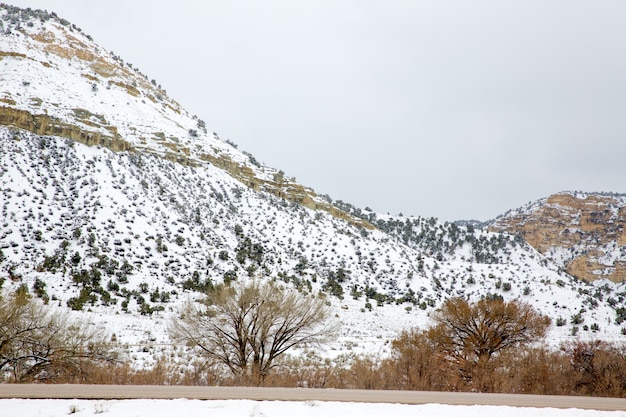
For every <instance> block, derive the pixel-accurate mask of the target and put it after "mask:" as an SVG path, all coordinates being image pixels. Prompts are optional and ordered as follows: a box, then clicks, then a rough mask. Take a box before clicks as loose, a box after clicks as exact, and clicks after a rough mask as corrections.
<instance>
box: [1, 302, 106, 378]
mask: <svg viewBox="0 0 626 417" xmlns="http://www.w3.org/2000/svg"><path fill="white" fill-rule="evenodd" d="M114 358H115V357H114V355H113V354H112V353H111V351H110V350H109V347H108V345H107V343H106V342H105V339H104V337H102V335H101V334H100V333H99V332H98V331H97V330H95V329H93V328H92V326H90V325H88V324H87V323H85V322H78V321H76V322H70V321H69V320H68V317H67V316H66V315H65V314H62V313H57V312H52V311H51V310H50V309H49V308H48V307H46V306H44V305H43V304H41V302H40V301H39V300H33V299H31V298H30V297H29V296H28V295H27V294H24V293H20V294H15V295H12V296H9V297H6V298H4V299H0V379H3V377H4V378H6V377H7V376H9V375H10V377H9V379H10V380H12V381H13V382H32V381H54V380H56V379H58V378H65V379H66V380H67V379H68V377H70V376H72V375H78V374H80V373H81V372H82V371H83V370H84V369H85V367H88V366H90V364H92V363H93V362H94V361H111V360H114Z"/></svg>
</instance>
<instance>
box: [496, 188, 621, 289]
mask: <svg viewBox="0 0 626 417" xmlns="http://www.w3.org/2000/svg"><path fill="white" fill-rule="evenodd" d="M625 226H626V195H619V194H601V193H597V194H595V193H559V194H555V195H552V196H550V197H548V198H547V199H545V200H541V201H539V202H537V203H534V204H530V205H528V206H526V207H523V208H521V209H518V210H515V211H513V212H510V213H508V214H506V215H504V216H502V217H500V218H498V219H497V220H496V221H495V222H494V223H493V224H492V225H491V226H490V227H489V229H490V230H491V231H498V232H507V233H512V234H517V235H521V236H522V237H523V238H524V239H525V240H526V241H527V242H528V243H530V244H531V245H532V246H533V247H535V249H537V250H538V251H539V252H541V253H543V254H545V255H547V256H549V257H551V258H552V259H554V260H555V261H557V262H558V263H559V264H560V265H562V266H563V268H564V269H565V270H566V271H567V272H568V273H569V274H571V275H573V276H574V277H576V278H579V279H582V280H586V281H594V280H597V279H601V278H608V279H610V280H612V281H614V282H623V281H625V280H626V227H625Z"/></svg>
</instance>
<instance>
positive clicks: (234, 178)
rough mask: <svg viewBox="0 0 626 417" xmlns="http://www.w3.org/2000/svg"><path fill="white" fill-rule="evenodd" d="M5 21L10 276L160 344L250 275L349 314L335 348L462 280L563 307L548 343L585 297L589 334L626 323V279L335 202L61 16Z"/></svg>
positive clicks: (390, 329) (5, 215)
mask: <svg viewBox="0 0 626 417" xmlns="http://www.w3.org/2000/svg"><path fill="white" fill-rule="evenodd" d="M0 22H1V26H0V32H1V35H0V79H1V82H0V206H1V207H0V209H1V210H2V221H1V222H0V250H1V252H0V277H2V278H6V281H5V282H4V288H5V290H6V289H14V288H16V287H17V286H20V285H25V286H26V287H28V288H29V290H30V291H31V292H33V293H35V294H37V295H38V296H40V297H41V298H44V299H47V300H48V301H49V302H50V303H51V304H52V305H54V306H58V308H64V309H69V308H71V309H72V310H73V311H74V313H73V314H89V315H91V317H93V320H94V321H95V322H98V323H100V324H101V325H103V326H106V327H107V329H108V330H109V331H110V332H111V333H115V335H116V336H115V338H116V340H117V341H118V342H120V343H127V344H140V345H141V346H139V347H137V349H138V350H140V351H141V352H142V353H145V352H144V351H147V353H149V354H155V353H156V350H158V345H159V344H168V343H169V338H168V335H167V332H166V322H167V320H168V318H169V317H170V316H171V315H172V314H175V313H176V311H177V309H178V306H179V305H180V303H181V302H183V301H185V300H187V299H188V298H197V297H199V296H200V295H199V294H200V293H201V292H202V291H203V290H204V289H206V288H207V287H208V286H210V285H212V284H215V283H219V282H222V281H224V280H234V279H238V280H245V279H251V278H253V277H258V278H261V279H274V280H279V281H283V282H284V283H285V285H291V286H294V287H297V288H298V289H300V290H301V291H303V292H307V293H313V294H316V295H317V294H320V293H321V294H322V296H326V297H327V298H328V301H329V304H330V305H331V306H332V307H333V309H334V311H335V312H336V317H335V318H334V319H337V320H339V321H340V322H341V323H342V324H343V326H342V336H341V337H340V339H339V340H338V342H337V343H335V345H334V346H333V347H332V348H331V351H330V352H326V353H328V354H337V353H342V352H357V353H358V352H363V351H366V352H382V353H384V352H386V349H388V348H387V345H386V342H387V341H388V340H389V339H390V338H392V337H394V336H395V335H397V333H398V331H399V330H400V329H402V328H405V327H409V326H416V325H417V326H426V325H428V322H429V321H428V320H429V319H428V314H429V313H430V312H431V311H433V309H436V308H437V306H438V305H439V304H440V303H441V302H442V300H444V299H445V298H447V297H452V296H464V297H468V298H470V299H472V300H475V299H478V298H480V297H504V298H507V299H509V298H520V299H522V300H524V301H527V302H529V303H532V304H533V305H534V306H535V307H536V308H538V309H539V310H541V311H542V312H543V313H545V314H548V315H550V316H551V317H553V318H554V319H555V322H556V319H557V318H561V319H562V320H561V321H559V323H563V320H564V321H565V322H566V324H564V325H562V326H555V327H554V329H553V332H552V339H551V340H552V341H554V342H555V343H556V342H558V341H559V340H561V339H563V338H568V337H571V336H569V335H570V334H571V333H572V329H573V325H572V323H570V321H571V318H572V316H576V315H577V314H579V313H581V311H582V310H584V311H582V314H581V320H582V319H584V320H585V321H584V323H580V326H578V325H577V326H578V327H580V330H579V332H578V334H579V335H580V334H582V335H584V336H585V337H589V338H591V337H598V338H604V339H613V338H618V337H621V335H620V328H621V325H618V324H616V323H615V317H616V313H615V308H617V307H619V306H623V303H624V298H625V297H626V291H625V289H624V286H623V285H621V286H620V285H619V284H615V283H612V282H608V281H607V282H601V281H599V282H596V283H594V284H593V285H589V284H585V283H582V282H580V281H577V280H575V279H573V278H571V277H570V276H569V275H567V274H566V273H564V272H563V271H562V270H561V269H560V268H559V267H558V266H557V265H555V264H553V263H552V262H551V261H548V260H547V259H546V258H544V257H543V256H542V255H541V254H539V253H538V252H537V251H535V250H534V249H533V248H532V247H531V246H529V245H528V244H526V243H525V242H524V241H523V240H520V239H518V238H514V237H513V236H510V235H505V234H498V233H490V232H486V231H482V230H478V229H475V228H474V227H472V226H457V225H454V224H448V223H439V222H438V221H437V220H436V219H423V218H403V217H392V216H386V215H380V214H378V215H377V214H374V213H371V212H368V211H367V210H366V211H361V210H358V209H355V208H353V207H351V206H349V205H347V204H345V203H341V202H335V204H334V205H333V204H332V200H331V199H329V198H322V197H320V196H317V195H316V194H315V193H314V192H313V190H311V189H309V188H307V187H304V186H302V185H300V184H297V183H296V182H295V181H294V180H291V179H289V178H288V177H287V176H285V175H284V173H282V171H279V170H277V169H273V168H270V167H266V166H263V165H262V164H259V163H258V162H257V161H256V160H255V159H254V158H253V157H252V156H251V155H248V154H245V153H243V152H241V151H239V150H238V149H236V147H234V146H233V145H232V144H230V143H227V142H224V141H222V140H220V139H219V137H218V136H217V135H215V134H210V133H207V130H206V126H205V123H204V122H202V121H200V120H198V119H197V118H196V117H194V116H191V115H189V114H187V112H186V111H185V110H184V109H183V108H182V107H181V106H180V105H179V104H178V103H176V102H175V101H173V100H171V99H170V98H168V97H167V94H166V93H165V91H164V90H163V89H162V88H161V87H159V86H158V84H157V83H156V82H151V81H148V79H147V78H146V77H144V76H143V75H141V73H139V72H138V71H137V70H136V69H134V68H132V67H131V66H129V65H128V64H125V63H124V62H123V61H122V60H121V59H120V58H118V57H115V56H114V55H113V54H111V53H109V52H106V51H104V50H102V49H101V48H99V47H98V46H97V45H96V44H95V43H93V42H92V40H91V39H90V38H89V37H88V36H86V35H84V34H83V33H82V32H81V31H80V30H79V29H78V28H76V27H75V26H73V25H71V24H69V23H68V22H66V21H64V20H63V19H59V18H58V17H56V16H54V15H51V14H47V13H45V12H39V11H27V10H20V9H15V8H11V7H9V6H1V7H0ZM611 300H612V301H611ZM592 324H595V325H594V326H593V328H594V329H596V330H595V331H592V330H591V329H589V330H588V331H584V330H583V326H587V325H588V326H591V325H592ZM596 326H597V327H596Z"/></svg>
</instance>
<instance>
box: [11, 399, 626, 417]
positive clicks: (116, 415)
mask: <svg viewBox="0 0 626 417" xmlns="http://www.w3.org/2000/svg"><path fill="white" fill-rule="evenodd" d="M67 415H73V416H77V417H78V416H93V415H103V417H143V416H149V417H171V416H176V415H184V416H185V417H196V416H198V417H200V416H202V417H206V416H210V417H222V416H223V417H233V416H242V417H244V416H245V417H293V416H298V417H309V416H311V417H318V416H324V417H333V416H341V417H345V416H360V417H369V416H376V417H378V416H394V417H404V416H406V417H414V416H420V417H428V416H433V417H447V416H463V417H502V416H507V417H522V416H523V417H539V416H541V417H582V416H585V417H587V416H590V417H618V416H624V417H626V412H624V411H595V410H581V409H574V408H570V409H556V408H528V407H505V406H488V405H472V406H461V405H441V404H421V405H404V404H371V403H368V404H366V403H342V402H322V401H305V402H293V401H251V400H225V401H222V400H210V401H202V400H183V399H177V400H115V401H100V400H24V399H2V400H0V417H35V416H36V417H60V416H67Z"/></svg>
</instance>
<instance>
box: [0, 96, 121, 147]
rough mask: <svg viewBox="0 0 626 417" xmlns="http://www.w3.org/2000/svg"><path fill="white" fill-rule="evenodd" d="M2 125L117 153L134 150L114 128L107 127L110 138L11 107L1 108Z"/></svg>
mask: <svg viewBox="0 0 626 417" xmlns="http://www.w3.org/2000/svg"><path fill="white" fill-rule="evenodd" d="M0 125H3V126H9V127H15V128H19V129H24V130H27V131H29V132H32V133H35V134H37V135H47V136H60V137H63V138H67V139H72V140H75V141H77V142H80V143H84V144H85V145H89V146H93V145H102V146H105V147H107V148H109V149H111V150H113V151H116V152H119V151H130V150H132V149H133V146H132V145H131V144H130V143H128V142H126V141H124V140H122V139H121V138H119V137H118V135H117V134H116V132H117V129H116V128H115V127H114V126H108V127H107V130H109V131H110V132H111V136H108V135H103V134H102V133H100V132H95V131H89V130H86V129H84V128H81V127H79V126H76V125H71V124H68V123H64V122H61V121H59V120H57V119H55V118H52V117H50V116H48V115H46V114H31V113H29V112H27V111H26V110H18V109H14V108H11V107H4V106H0ZM93 125H96V124H95V123H93ZM99 127H103V126H99Z"/></svg>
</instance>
